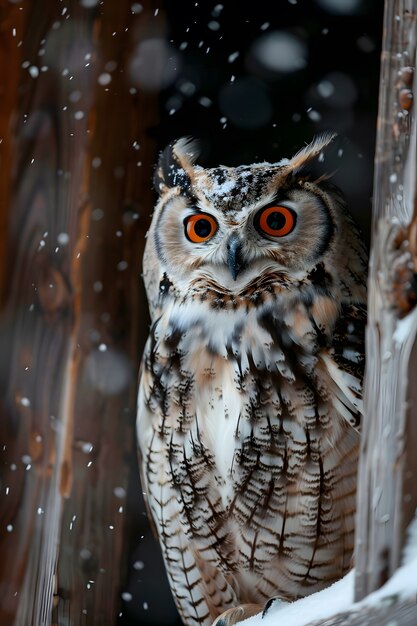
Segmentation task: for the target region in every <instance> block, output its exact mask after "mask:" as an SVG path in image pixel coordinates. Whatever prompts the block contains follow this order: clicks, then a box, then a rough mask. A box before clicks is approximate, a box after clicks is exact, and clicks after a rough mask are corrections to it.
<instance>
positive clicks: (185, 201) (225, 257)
mask: <svg viewBox="0 0 417 626" xmlns="http://www.w3.org/2000/svg"><path fill="white" fill-rule="evenodd" d="M331 139H332V137H331V136H327V135H326V136H323V137H321V138H319V139H318V140H316V141H315V142H313V143H312V144H310V145H309V146H308V147H307V148H305V149H304V150H303V151H301V152H300V153H298V154H296V155H295V156H294V157H293V159H291V160H284V161H281V162H279V163H276V164H270V163H261V164H254V165H248V166H240V167H236V168H230V167H223V166H222V167H217V168H213V169H204V168H202V167H199V166H195V165H194V160H195V156H196V154H197V152H196V147H195V144H194V143H193V142H189V141H187V140H179V141H177V142H175V143H174V144H172V145H170V146H168V148H167V149H166V150H165V152H164V153H163V154H162V156H161V160H160V162H159V166H158V169H157V171H156V186H157V189H158V191H159V193H160V200H159V202H158V204H157V206H156V210H155V214H154V217H153V221H152V226H151V230H150V235H149V236H150V238H151V240H152V242H151V245H152V247H154V249H155V252H156V256H157V259H158V261H159V264H160V270H161V273H160V276H162V275H164V274H165V275H166V276H168V277H169V280H170V282H171V283H172V284H174V285H175V287H176V289H177V290H178V291H179V292H183V293H184V294H187V293H189V292H191V291H192V292H194V293H195V292H196V291H199V290H201V291H204V290H205V289H207V287H208V286H209V287H210V288H211V289H213V288H214V289H217V290H218V291H219V292H222V291H224V292H227V293H230V294H236V295H239V294H242V293H244V292H245V290H246V289H247V287H248V285H250V284H251V283H252V282H253V281H255V280H256V281H258V283H259V280H260V279H261V280H262V279H263V284H264V286H265V285H266V284H267V283H268V281H269V280H270V281H271V282H273V281H276V280H277V274H279V275H280V276H284V277H286V279H287V280H288V281H291V280H294V281H299V280H302V279H303V278H304V277H305V276H307V275H308V274H309V273H310V272H311V271H312V270H313V269H314V268H315V267H316V265H317V264H318V263H319V262H325V261H326V260H327V261H328V265H329V266H331V265H332V261H334V260H335V257H336V256H337V257H339V256H340V252H341V251H342V254H344V255H346V254H348V252H347V251H345V250H344V248H345V246H344V245H343V231H344V225H345V221H346V220H348V219H349V218H348V217H347V216H346V214H345V212H344V209H343V200H342V198H341V196H340V194H339V193H338V192H337V191H336V190H335V189H334V188H332V187H330V186H329V185H328V183H326V182H324V181H323V179H319V180H314V179H312V178H311V175H310V174H309V172H308V171H307V169H308V166H310V165H311V162H312V161H313V160H314V159H316V158H318V157H319V155H320V154H322V150H323V148H324V147H325V146H326V145H327V144H328V143H329V142H330V141H331ZM148 245H149V244H148Z"/></svg>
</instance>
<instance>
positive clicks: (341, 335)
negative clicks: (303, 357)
mask: <svg viewBox="0 0 417 626" xmlns="http://www.w3.org/2000/svg"><path fill="white" fill-rule="evenodd" d="M365 325H366V307H365V305H364V304H362V303H351V304H343V305H342V311H341V314H340V316H339V318H338V320H337V322H336V326H335V329H334V334H333V343H332V345H331V346H330V347H329V348H327V349H324V350H323V351H322V352H321V354H320V360H321V362H322V365H323V366H324V368H325V370H326V371H327V374H328V377H329V378H330V381H329V379H328V382H329V387H330V389H329V392H330V394H331V399H332V401H333V403H334V405H335V408H336V409H337V410H338V412H339V413H340V414H341V415H343V417H345V418H346V419H347V421H348V422H349V423H350V424H351V425H352V426H354V427H355V428H359V427H360V419H361V414H362V385H363V375H364V368H365Z"/></svg>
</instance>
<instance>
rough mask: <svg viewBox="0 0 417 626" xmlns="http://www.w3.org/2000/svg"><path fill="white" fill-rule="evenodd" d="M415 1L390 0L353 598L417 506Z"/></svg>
mask: <svg viewBox="0 0 417 626" xmlns="http://www.w3.org/2000/svg"><path fill="white" fill-rule="evenodd" d="M416 10H417V2H416V0H386V2H385V20H384V38H383V51H382V66H381V83H380V96H379V97H380V103H379V116H378V133H377V147H376V162H375V183H374V202H373V232H372V254H371V262H370V276H369V313H368V315H369V318H368V329H367V346H366V352H367V368H366V377H365V378H366V387H365V416H364V429H363V438H362V450H361V458H360V466H359V478H358V519H357V531H356V599H357V600H360V599H361V598H363V597H364V596H366V595H367V594H369V593H370V592H371V591H374V590H375V589H377V588H378V587H380V586H381V585H382V584H383V583H384V582H385V581H386V580H387V579H388V578H389V577H390V576H391V575H392V574H393V572H394V571H395V570H396V569H397V568H398V566H399V564H400V559H401V550H402V547H403V545H404V539H405V530H406V527H407V526H408V524H409V523H410V521H411V519H412V518H413V516H414V513H415V510H416V508H417V488H416V483H415V477H416V475H417V457H416V455H415V449H416V447H417V402H416V400H417V395H416V381H415V379H416V373H417V354H416V350H417V347H416V346H415V336H416V330H417V310H415V308H414V305H415V303H416V301H417V291H416V288H417V283H416V277H417V264H416V261H417V256H416V252H417V240H416V220H417V212H416V119H417V117H416V102H415V100H414V103H413V98H412V91H411V89H412V82H413V72H414V67H415V56H416V35H417V31H416V28H417V25H416V18H417V15H416Z"/></svg>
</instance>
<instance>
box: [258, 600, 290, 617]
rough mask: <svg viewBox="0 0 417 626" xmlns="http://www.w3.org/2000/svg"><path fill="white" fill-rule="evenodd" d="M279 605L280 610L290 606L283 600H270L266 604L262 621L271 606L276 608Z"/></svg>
mask: <svg viewBox="0 0 417 626" xmlns="http://www.w3.org/2000/svg"><path fill="white" fill-rule="evenodd" d="M277 604H279V605H281V606H280V607H279V608H283V606H284V605H285V604H288V602H285V600H282V599H281V598H269V600H268V602H267V603H266V604H265V606H264V609H263V611H262V619H263V618H264V617H265V615H266V614H267V613H268V611H269V609H270V608H271V606H272V605H275V606H276V605H277Z"/></svg>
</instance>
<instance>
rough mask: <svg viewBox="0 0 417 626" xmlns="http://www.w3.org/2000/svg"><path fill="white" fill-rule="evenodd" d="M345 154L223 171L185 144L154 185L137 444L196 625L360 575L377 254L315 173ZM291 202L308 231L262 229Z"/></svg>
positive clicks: (179, 589) (167, 552)
mask: <svg viewBox="0 0 417 626" xmlns="http://www.w3.org/2000/svg"><path fill="white" fill-rule="evenodd" d="M331 139H332V137H331V136H330V135H324V136H322V137H320V138H317V139H316V140H315V141H314V142H313V143H312V144H310V145H309V146H307V147H306V148H304V150H302V151H300V152H299V153H297V154H296V155H295V156H294V157H293V158H292V159H290V160H283V161H281V162H279V163H275V164H269V163H262V164H254V165H249V166H241V167H238V168H228V167H223V166H222V167H218V168H212V169H204V168H202V167H200V166H197V165H195V159H196V156H197V148H196V145H195V144H194V143H193V142H189V141H188V140H180V141H179V142H176V143H174V144H172V145H170V146H169V147H168V148H167V149H166V150H165V152H164V153H163V154H162V156H161V160H160V163H159V166H158V169H157V172H156V184H157V188H158V191H159V193H160V199H159V202H158V204H157V206H156V208H155V213H154V216H153V220H152V225H151V228H150V231H149V234H148V241H147V246H146V251H145V257H144V278H145V285H146V289H147V294H148V300H149V306H150V311H151V316H152V322H153V323H152V328H151V332H150V336H149V340H148V343H147V346H146V348H145V353H144V357H143V363H142V369H141V379H140V390H139V398H138V441H139V454H140V459H141V470H142V477H143V481H144V487H145V489H144V490H145V491H146V493H147V498H148V507H149V511H150V515H151V516H152V518H153V521H154V523H155V526H156V529H157V532H158V535H159V539H160V542H161V546H162V551H163V556H164V559H165V565H166V569H167V573H168V577H169V580H170V584H171V588H172V591H173V594H174V597H175V600H176V603H177V606H178V609H179V611H180V614H181V616H182V619H183V621H184V624H186V625H187V626H188V625H190V626H191V625H192V624H201V625H203V626H209V625H210V624H212V622H213V620H215V619H216V618H217V617H218V616H219V615H220V614H222V613H223V612H224V611H227V610H228V609H232V608H233V607H236V606H238V605H241V604H242V605H248V610H247V613H246V615H245V617H246V616H248V614H250V613H251V612H253V611H254V610H256V609H259V608H260V607H261V606H262V605H263V604H264V603H265V602H266V601H267V600H268V599H269V598H271V597H276V596H278V597H281V598H283V599H289V600H292V599H295V598H298V597H300V596H304V595H307V594H309V593H312V592H314V591H317V590H319V589H321V588H322V587H324V586H326V585H328V584H330V583H331V582H333V581H334V580H336V579H338V578H340V577H341V576H342V575H343V574H344V573H345V572H346V571H347V570H348V569H349V567H350V563H351V555H352V549H353V530H354V512H355V491H356V486H355V483H356V464H357V454H358V444H359V434H358V424H359V420H360V412H361V385H362V373H363V347H364V346H363V333H364V324H365V315H366V313H365V302H366V290H365V282H364V281H365V274H366V263H367V257H366V251H365V248H364V245H363V243H362V240H361V238H360V235H359V234H358V231H357V229H356V227H355V226H354V224H353V223H352V220H351V219H350V217H349V215H348V214H347V212H346V210H345V207H344V202H343V199H342V197H341V195H340V193H339V192H338V191H337V189H335V188H334V187H333V186H331V185H330V184H329V183H328V182H327V181H326V180H325V179H324V178H323V177H322V178H317V176H316V177H314V176H313V175H312V174H311V173H310V166H311V164H312V162H313V161H314V160H315V159H317V157H318V156H319V155H320V154H321V153H322V151H323V149H325V147H326V146H327V144H329V143H330V142H331ZM275 205H277V206H284V207H286V208H287V209H288V210H289V211H290V213H291V215H293V216H295V217H294V226H293V229H292V230H291V231H290V232H289V233H288V234H286V235H285V236H280V237H275V236H274V237H272V236H265V233H262V232H261V231H260V229H259V226H258V222H259V215H260V213H262V211H263V207H266V206H267V207H268V206H275ZM196 213H200V214H202V215H203V217H204V216H207V215H209V216H211V218H212V219H213V220H214V222H215V224H216V228H215V231H214V233H213V234H212V235H210V237H209V238H207V239H206V240H204V241H200V242H193V241H190V239H189V238H187V236H186V234H185V229H186V226H185V225H186V224H187V223H188V222H187V220H189V219H190V216H194V215H196ZM257 220H258V221H257ZM206 226H207V224H206ZM277 232H278V231H277ZM232 241H233V245H232ZM233 246H234V247H233ZM231 247H233V250H234V254H235V256H234V257H233V263H235V265H233V267H232V270H233V271H232V270H231V261H230V258H231V257H230V254H231V253H230V249H231ZM236 250H238V252H236ZM235 274H236V275H235ZM240 618H242V616H240ZM236 619H238V618H236V617H235V616H232V617H230V621H229V623H233V622H234V621H235V620H236Z"/></svg>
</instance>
